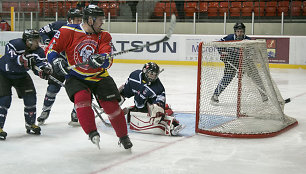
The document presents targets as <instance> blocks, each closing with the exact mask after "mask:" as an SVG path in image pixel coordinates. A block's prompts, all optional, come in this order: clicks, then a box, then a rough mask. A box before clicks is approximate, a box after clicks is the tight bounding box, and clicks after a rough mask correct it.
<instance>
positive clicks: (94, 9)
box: [83, 4, 105, 19]
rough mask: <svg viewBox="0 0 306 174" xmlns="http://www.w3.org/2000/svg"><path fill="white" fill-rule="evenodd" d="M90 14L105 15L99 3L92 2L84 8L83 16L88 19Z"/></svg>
mask: <svg viewBox="0 0 306 174" xmlns="http://www.w3.org/2000/svg"><path fill="white" fill-rule="evenodd" d="M89 16H105V15H104V11H103V9H102V8H100V7H99V6H97V5H94V4H90V5H88V6H87V7H85V8H84V9H83V18H84V19H88V17H89Z"/></svg>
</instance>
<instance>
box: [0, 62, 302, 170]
mask: <svg viewBox="0 0 306 174" xmlns="http://www.w3.org/2000/svg"><path fill="white" fill-rule="evenodd" d="M142 66H143V65H142V64H119V63H114V64H113V66H112V67H111V69H110V70H109V72H110V75H111V76H112V77H113V78H114V79H115V81H116V83H117V85H118V86H120V85H121V84H123V83H124V82H125V80H126V79H127V78H128V76H129V74H130V72H131V71H132V70H135V69H141V68H142ZM160 67H161V68H164V69H165V70H164V72H162V73H161V74H160V79H161V81H162V82H163V84H164V86H165V89H166V95H167V103H169V104H170V105H171V107H172V109H173V110H174V112H175V114H176V115H177V116H178V120H180V121H181V122H182V123H183V124H185V125H186V126H187V127H186V129H184V130H183V131H182V132H181V135H180V136H176V137H167V136H161V135H149V134H140V133H135V132H131V131H129V136H130V138H131V141H132V142H133V144H134V146H133V148H132V151H131V152H128V151H126V150H125V149H124V148H123V147H119V146H118V144H117V143H118V138H117V137H116V136H115V132H114V130H113V129H112V128H107V127H106V126H104V124H103V123H102V122H101V120H100V119H99V118H96V122H97V125H98V131H99V132H100V135H101V142H100V146H101V149H100V150H99V149H98V148H97V147H96V146H95V145H93V144H92V143H91V141H90V140H88V136H87V135H86V134H85V133H84V132H83V130H82V129H81V127H71V126H68V124H67V123H68V122H69V121H70V112H71V109H72V107H73V103H71V102H70V101H69V100H68V97H67V96H66V92H65V90H64V89H62V90H61V91H60V93H59V94H58V95H57V99H56V102H55V104H54V106H53V108H52V111H51V114H50V117H49V119H48V120H47V121H46V125H44V126H42V127H41V128H42V134H41V135H40V136H34V135H28V134H26V131H25V127H24V124H25V121H24V116H23V107H24V106H23V100H20V99H18V98H17V95H16V93H15V91H14V90H13V91H14V93H13V100H12V105H11V108H10V109H9V111H8V116H7V120H6V124H5V127H4V130H5V131H6V132H7V133H8V136H7V139H6V140H5V141H0V166H1V167H0V173H1V174H98V173H112V174H290V173H292V174H305V173H306V126H305V123H306V104H305V103H306V102H305V101H306V94H305V95H301V96H298V97H296V98H294V99H293V100H292V101H291V102H290V103H288V104H286V105H285V113H286V114H287V115H288V116H291V117H294V118H296V119H297V120H298V122H299V124H298V126H296V127H294V128H293V129H291V130H289V131H287V132H284V133H283V134H280V135H278V136H276V137H272V138H263V139H235V138H221V137H213V136H205V135H198V134H195V133H194V119H195V118H194V117H195V103H196V78H197V77H196V76H197V67H196V66H171V65H160ZM271 73H272V78H273V79H274V80H275V82H276V83H277V85H278V87H279V89H280V92H281V93H282V96H283V98H285V99H286V98H289V97H294V96H297V95H299V94H303V93H305V92H306V70H302V69H271ZM31 75H32V78H33V80H34V82H35V85H36V90H37V99H38V102H37V115H38V116H39V115H40V113H41V109H42V104H43V98H44V95H45V92H46V88H47V81H44V80H41V79H39V77H37V76H34V75H33V74H32V73H31ZM132 104H133V100H132V99H128V100H127V101H126V102H125V103H124V104H123V107H125V106H130V105H132Z"/></svg>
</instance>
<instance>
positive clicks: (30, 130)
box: [25, 124, 41, 135]
mask: <svg viewBox="0 0 306 174" xmlns="http://www.w3.org/2000/svg"><path fill="white" fill-rule="evenodd" d="M25 127H26V129H27V133H28V134H34V135H40V131H41V129H40V127H39V126H36V125H35V124H32V125H29V124H26V125H25Z"/></svg>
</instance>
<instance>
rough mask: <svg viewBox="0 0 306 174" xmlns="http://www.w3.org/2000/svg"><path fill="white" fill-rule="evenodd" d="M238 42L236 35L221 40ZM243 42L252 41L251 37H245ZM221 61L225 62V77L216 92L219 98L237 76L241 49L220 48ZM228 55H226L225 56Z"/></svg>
mask: <svg viewBox="0 0 306 174" xmlns="http://www.w3.org/2000/svg"><path fill="white" fill-rule="evenodd" d="M234 40H237V38H236V35H235V34H229V35H227V36H225V37H223V38H221V39H220V41H234ZM243 40H251V38H250V37H248V36H246V35H244V37H243ZM218 51H219V54H220V59H221V60H222V61H223V62H224V65H225V68H224V75H223V78H222V79H221V81H220V82H219V84H218V86H217V88H216V89H215V91H214V94H215V95H216V96H219V95H220V94H221V92H222V91H224V89H225V88H226V87H227V86H228V85H229V84H230V83H231V81H232V80H233V78H234V77H235V75H236V72H237V69H238V67H239V49H238V48H234V47H233V48H232V47H229V48H218ZM224 53H226V54H224Z"/></svg>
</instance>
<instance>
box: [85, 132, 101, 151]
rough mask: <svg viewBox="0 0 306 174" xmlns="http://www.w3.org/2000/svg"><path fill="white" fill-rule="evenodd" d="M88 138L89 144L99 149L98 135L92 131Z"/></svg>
mask: <svg viewBox="0 0 306 174" xmlns="http://www.w3.org/2000/svg"><path fill="white" fill-rule="evenodd" d="M88 136H89V139H90V140H91V142H92V143H93V144H95V145H97V147H98V149H100V134H99V133H98V132H97V131H92V132H90V133H89V135H88Z"/></svg>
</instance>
